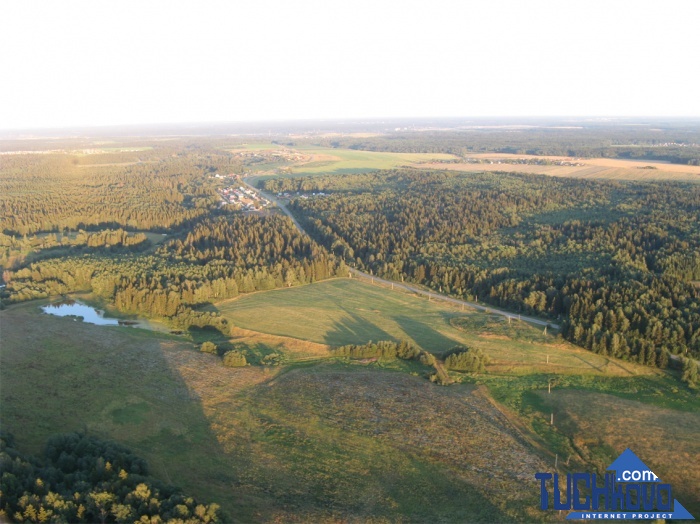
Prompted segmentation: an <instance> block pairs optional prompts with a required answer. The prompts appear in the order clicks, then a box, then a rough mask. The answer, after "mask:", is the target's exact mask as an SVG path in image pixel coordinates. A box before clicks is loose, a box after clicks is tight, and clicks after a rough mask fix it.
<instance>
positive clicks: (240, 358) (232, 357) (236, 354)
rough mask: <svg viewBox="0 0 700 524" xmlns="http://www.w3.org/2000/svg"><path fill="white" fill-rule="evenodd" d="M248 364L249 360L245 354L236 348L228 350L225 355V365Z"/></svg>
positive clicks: (233, 366) (239, 365) (239, 366)
mask: <svg viewBox="0 0 700 524" xmlns="http://www.w3.org/2000/svg"><path fill="white" fill-rule="evenodd" d="M247 364H248V362H247V361H246V359H245V355H244V354H243V353H241V352H240V351H238V350H236V349H234V350H233V351H228V352H227V353H226V354H225V355H224V366H227V367H229V368H241V367H243V366H245V365H247Z"/></svg>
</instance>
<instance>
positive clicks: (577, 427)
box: [538, 391, 700, 515]
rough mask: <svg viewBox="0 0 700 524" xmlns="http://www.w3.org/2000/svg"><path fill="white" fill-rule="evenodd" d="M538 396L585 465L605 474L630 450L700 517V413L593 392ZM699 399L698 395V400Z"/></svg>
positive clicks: (687, 507)
mask: <svg viewBox="0 0 700 524" xmlns="http://www.w3.org/2000/svg"><path fill="white" fill-rule="evenodd" d="M555 393H556V394H552V395H548V394H545V393H542V392H540V393H539V394H538V397H539V398H538V400H539V401H540V403H541V406H542V408H543V409H544V410H546V411H550V412H552V413H554V416H555V419H556V420H557V426H558V428H559V431H560V432H561V433H562V434H564V435H566V436H567V437H568V438H569V439H571V442H572V443H573V444H574V446H575V448H576V451H577V452H578V453H580V454H581V455H582V456H583V457H585V458H586V460H587V462H589V463H593V464H595V465H597V466H598V467H599V468H600V469H601V470H602V469H604V468H605V467H607V466H608V465H610V463H611V462H612V461H613V460H614V459H615V458H617V456H618V455H619V454H620V453H622V452H623V451H624V450H625V449H626V448H631V449H632V450H633V451H634V452H635V453H636V454H637V455H638V456H639V457H640V458H641V459H642V462H644V463H645V464H646V465H647V466H649V467H650V468H651V470H652V471H653V472H654V473H655V474H657V475H658V476H659V477H660V478H661V479H662V480H663V481H664V482H668V483H670V484H671V485H672V486H673V493H674V496H675V497H676V498H678V500H680V502H681V503H682V504H683V505H684V506H685V507H686V509H688V510H689V511H690V512H691V513H692V514H694V515H697V514H698V513H699V512H700V469H699V468H697V467H693V466H691V464H694V463H695V461H696V460H697V457H698V456H700V443H698V439H697V436H698V434H700V409H698V407H699V406H698V401H697V398H696V401H695V409H694V410H693V411H691V412H681V411H676V410H669V409H665V408H663V407H660V406H654V405H650V404H648V403H643V402H639V401H636V400H632V399H629V400H627V399H624V400H623V399H620V398H619V397H618V396H612V395H607V394H603V393H596V392H589V391H561V392H555ZM696 397H697V395H696Z"/></svg>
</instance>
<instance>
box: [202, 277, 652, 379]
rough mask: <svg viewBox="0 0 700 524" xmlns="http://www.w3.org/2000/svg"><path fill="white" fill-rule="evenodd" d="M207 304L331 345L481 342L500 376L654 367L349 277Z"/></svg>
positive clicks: (245, 323) (244, 320) (248, 325)
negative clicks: (403, 341)
mask: <svg viewBox="0 0 700 524" xmlns="http://www.w3.org/2000/svg"><path fill="white" fill-rule="evenodd" d="M210 309H212V310H213V309H216V310H218V311H219V312H220V313H221V314H222V315H223V316H224V317H226V318H228V319H229V320H230V321H231V322H232V323H233V324H235V325H236V326H240V327H242V328H245V329H248V330H253V331H257V332H262V333H269V334H272V335H277V336H283V337H292V338H295V339H299V340H303V341H310V342H313V343H316V344H325V345H329V346H341V345H345V344H356V343H365V342H368V341H370V340H373V341H379V340H394V341H398V340H402V339H404V340H409V341H412V342H413V343H415V344H416V345H418V346H420V347H421V348H423V349H425V350H427V351H430V352H433V353H437V354H440V353H443V352H445V351H447V350H448V349H450V348H452V347H454V346H456V345H460V344H466V345H467V346H469V347H479V348H481V349H482V350H483V351H484V352H485V353H486V354H487V355H488V356H489V357H490V358H491V363H490V364H489V366H488V371H489V372H490V373H496V374H515V375H524V374H530V373H560V374H596V375H621V376H636V375H644V374H648V373H651V372H652V371H651V370H650V369H649V368H646V367H643V366H637V365H634V364H631V363H625V362H622V361H617V360H614V359H609V358H606V357H603V356H600V355H596V354H594V353H591V352H590V351H586V350H583V349H580V348H577V347H575V346H573V345H571V344H568V343H565V342H563V341H561V340H559V339H557V337H555V336H553V335H551V334H549V335H546V336H545V335H544V334H543V333H542V331H541V330H540V329H538V328H535V327H532V326H530V325H528V324H526V323H524V322H517V321H513V322H512V323H511V324H508V322H507V320H505V319H504V318H503V317H500V316H496V315H486V314H483V313H478V312H473V311H472V312H470V311H469V310H465V311H462V310H461V309H460V308H459V307H458V306H453V305H449V304H448V303H444V302H439V301H438V302H436V301H432V302H428V300H427V299H426V298H423V297H418V296H415V295H412V294H408V293H400V292H391V291H390V290H388V289H386V288H384V287H379V286H373V285H371V284H366V283H364V282H358V281H357V280H352V279H335V280H329V281H325V282H320V283H316V284H312V285H308V286H301V287H293V288H287V289H279V290H274V291H267V292H264V293H255V294H250V295H243V296H241V297H239V298H236V299H234V300H230V301H226V302H221V303H218V304H216V305H215V306H211V308H210ZM548 358H549V362H547V359H548Z"/></svg>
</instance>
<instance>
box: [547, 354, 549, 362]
mask: <svg viewBox="0 0 700 524" xmlns="http://www.w3.org/2000/svg"><path fill="white" fill-rule="evenodd" d="M547 364H549V355H547Z"/></svg>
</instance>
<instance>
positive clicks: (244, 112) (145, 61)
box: [0, 0, 700, 129]
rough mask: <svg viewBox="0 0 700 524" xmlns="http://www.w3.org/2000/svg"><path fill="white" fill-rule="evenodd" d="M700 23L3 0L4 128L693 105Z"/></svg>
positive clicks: (259, 2) (474, 1)
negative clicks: (699, 25) (699, 27)
mask: <svg viewBox="0 0 700 524" xmlns="http://www.w3.org/2000/svg"><path fill="white" fill-rule="evenodd" d="M698 20H700V1H698V0H687V1H675V0H665V1H660V0H654V1H646V0H630V1H627V0H601V1H598V0H585V1H581V0H554V1H548V0H513V1H509V0H450V1H445V0H424V1H411V0H400V1H399V0H397V1H385V0H371V1H364V0H352V1H350V0H342V1H336V0H319V1H314V0H246V1H239V0H230V1H226V2H223V1H222V2H215V1H205V0H198V1H178V0H168V1H153V0H139V1H136V2H129V1H124V0H119V1H116V0H113V1H110V2H106V1H100V0H90V1H84V2H77V1H67V0H61V1H45V0H42V1H27V0H0V128H3V129H11V128H28V127H37V126H48V127H55V126H63V125H108V124H130V123H159V122H188V121H197V122H202V121H247V120H276V119H299V118H302V119H305V118H339V117H340V118H342V117H350V118H354V117H396V116H405V117H413V116H415V117H420V116H500V115H503V116H508V115H513V116H525V115H533V116H536V115H542V116H545V115H546V116H549V115H577V116H578V115H581V116H585V115H599V116H601V115H620V116H653V115H665V116H700V96H699V95H698V93H699V92H700V87H699V85H698V80H700V76H699V74H698V63H699V62H698V61H699V57H700V40H698Z"/></svg>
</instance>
